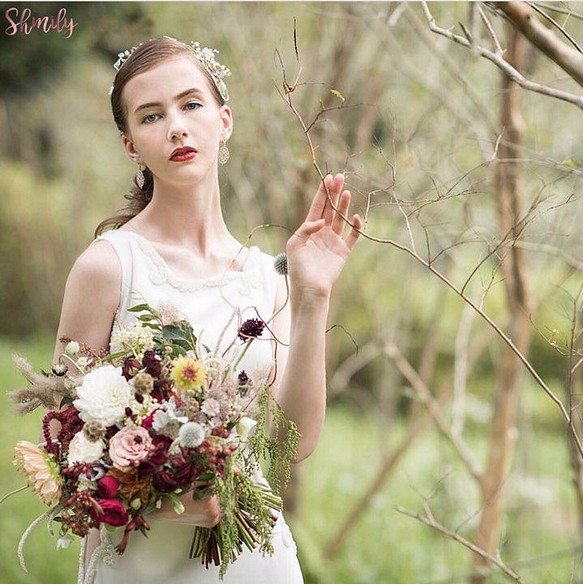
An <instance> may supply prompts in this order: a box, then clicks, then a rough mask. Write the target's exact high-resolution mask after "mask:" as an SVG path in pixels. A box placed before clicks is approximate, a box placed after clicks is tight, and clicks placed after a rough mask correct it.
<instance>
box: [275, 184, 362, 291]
mask: <svg viewBox="0 0 583 584" xmlns="http://www.w3.org/2000/svg"><path fill="white" fill-rule="evenodd" d="M343 188H344V175H342V174H337V175H336V176H332V175H327V176H326V177H325V178H324V180H323V181H322V183H320V186H319V188H318V190H317V192H316V194H315V196H314V199H313V200H312V204H311V205H310V209H309V211H308V215H307V217H306V220H305V221H304V223H302V225H300V227H299V228H298V229H297V231H296V232H295V233H294V234H293V235H292V236H291V237H290V239H289V240H288V242H287V249H286V251H287V263H288V273H289V276H290V283H291V287H292V293H296V294H303V293H306V294H312V295H315V296H323V297H327V296H329V295H330V293H331V291H332V286H333V285H334V282H336V280H337V278H338V276H339V275H340V272H341V271H342V268H343V267H344V264H345V262H346V260H347V258H348V256H349V255H350V252H351V251H352V248H353V247H354V245H355V243H356V242H357V240H358V237H359V235H360V230H361V229H362V219H361V217H360V216H359V215H353V216H352V218H351V219H350V221H351V223H352V226H351V227H350V226H348V223H347V221H346V219H348V217H347V215H346V214H347V213H348V209H349V208H350V201H351V194H350V191H347V190H343ZM345 218H346V219H345ZM345 233H346V234H345Z"/></svg>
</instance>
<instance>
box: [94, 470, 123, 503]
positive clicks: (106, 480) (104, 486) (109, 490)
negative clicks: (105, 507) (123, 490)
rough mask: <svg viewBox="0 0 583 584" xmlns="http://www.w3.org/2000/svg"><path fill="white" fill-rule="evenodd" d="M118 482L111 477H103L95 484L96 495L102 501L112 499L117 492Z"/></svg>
mask: <svg viewBox="0 0 583 584" xmlns="http://www.w3.org/2000/svg"><path fill="white" fill-rule="evenodd" d="M120 484H121V483H120V481H119V480H118V479H116V478H115V477H112V476H111V475H105V476H104V477H102V478H100V479H99V481H98V482H97V486H98V491H97V492H98V493H99V496H100V497H103V498H104V499H113V498H114V497H117V493H118V492H119V486H120Z"/></svg>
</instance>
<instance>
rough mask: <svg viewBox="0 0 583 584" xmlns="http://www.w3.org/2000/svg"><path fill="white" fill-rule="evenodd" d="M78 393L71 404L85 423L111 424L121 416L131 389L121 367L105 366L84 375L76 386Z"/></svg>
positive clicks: (129, 398) (128, 403) (130, 395)
mask: <svg viewBox="0 0 583 584" xmlns="http://www.w3.org/2000/svg"><path fill="white" fill-rule="evenodd" d="M77 396H78V399H76V400H75V401H74V402H73V405H74V406H75V407H76V408H77V410H78V411H79V417H80V418H81V419H82V420H83V421H84V422H89V421H90V420H97V421H99V422H101V423H102V424H103V425H104V426H113V425H114V424H117V423H118V422H120V421H121V420H122V419H123V418H124V416H125V410H126V408H127V407H129V406H130V402H131V398H132V391H131V387H130V385H129V384H128V382H127V381H126V380H125V378H124V377H123V376H122V373H121V367H114V366H113V365H105V366H103V367H99V368H97V369H93V370H92V371H90V372H89V373H88V374H87V375H85V377H84V378H83V383H82V385H81V387H78V388H77Z"/></svg>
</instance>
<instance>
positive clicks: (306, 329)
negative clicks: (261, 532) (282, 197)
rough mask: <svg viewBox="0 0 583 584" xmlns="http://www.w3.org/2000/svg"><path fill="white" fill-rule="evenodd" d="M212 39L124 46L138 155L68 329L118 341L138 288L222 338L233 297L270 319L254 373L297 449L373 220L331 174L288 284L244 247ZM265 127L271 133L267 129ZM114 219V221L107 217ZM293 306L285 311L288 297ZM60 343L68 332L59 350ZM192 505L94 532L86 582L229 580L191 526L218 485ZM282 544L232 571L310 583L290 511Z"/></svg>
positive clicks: (94, 343) (236, 575)
mask: <svg viewBox="0 0 583 584" xmlns="http://www.w3.org/2000/svg"><path fill="white" fill-rule="evenodd" d="M214 55H215V52H214V51H212V50H210V49H207V48H201V47H200V45H199V44H198V43H190V44H185V43H182V42H180V41H177V40H174V39H171V38H168V37H163V38H157V39H152V40H148V41H146V42H144V43H142V44H140V45H139V46H138V47H137V48H135V49H132V51H126V52H125V53H123V54H121V55H120V60H119V61H118V63H117V64H116V65H117V68H118V72H117V75H116V77H115V80H114V83H113V87H112V93H111V106H112V111H113V116H114V120H115V122H116V124H117V126H118V128H119V130H120V132H121V139H122V143H123V147H124V149H125V152H126V153H127V155H128V156H129V157H130V158H131V160H133V161H134V162H135V163H136V164H137V165H138V171H137V175H136V186H135V188H134V190H133V193H132V198H131V200H130V204H129V207H128V210H127V213H125V214H124V215H120V216H118V217H113V218H111V219H109V220H106V221H105V222H103V223H102V225H101V226H100V228H99V232H100V235H99V237H97V238H96V240H95V241H94V242H92V244H91V245H90V246H89V247H88V248H87V249H86V250H85V251H84V252H83V253H82V254H81V256H80V257H79V258H78V259H77V261H76V262H75V264H74V266H73V268H72V270H71V273H70V275H69V278H68V280H67V284H66V288H65V294H64V300H63V306H62V313H61V320H60V324H59V330H58V336H57V338H58V339H61V338H64V337H68V338H73V339H77V340H79V341H80V342H83V343H85V344H86V345H88V346H90V347H92V348H94V349H108V347H109V343H110V337H111V333H112V330H113V329H114V327H116V326H120V325H124V324H127V323H129V322H131V321H132V319H134V318H135V316H133V314H132V313H131V312H128V308H129V307H131V306H132V304H135V298H136V297H139V298H141V299H145V301H146V302H147V303H148V304H150V305H151V306H157V305H160V304H161V303H165V302H167V303H171V304H173V305H174V306H176V307H178V309H179V310H180V312H181V313H182V314H184V315H185V316H186V317H187V318H188V320H189V321H190V322H191V324H192V325H193V326H194V327H195V328H196V329H197V330H201V329H203V330H204V331H205V335H208V337H207V340H208V342H209V343H212V342H213V341H216V340H217V339H218V338H219V337H220V332H221V331H222V330H223V329H224V328H225V326H226V324H227V322H228V319H229V317H230V315H231V314H232V310H233V307H236V308H237V309H238V310H240V311H241V312H245V311H247V312H249V311H253V314H257V315H259V316H260V318H261V319H263V320H265V321H268V320H269V319H270V318H271V317H272V315H274V314H277V316H276V317H275V319H274V321H273V324H272V326H270V329H271V332H272V334H273V338H272V339H271V342H265V343H254V350H253V351H250V352H249V354H248V355H246V356H245V358H246V359H247V362H246V364H245V367H246V369H248V370H249V371H252V372H253V374H254V375H257V376H260V375H265V374H266V372H267V373H269V372H270V371H271V373H272V374H273V375H275V376H276V379H275V383H274V386H273V387H274V397H275V399H276V400H277V402H278V403H279V404H280V406H281V407H282V408H283V410H284V412H285V414H286V416H287V417H288V418H289V419H291V420H293V421H294V422H295V423H296V424H297V427H298V429H299V432H300V434H301V438H300V441H299V445H298V450H297V461H301V460H302V459H304V458H306V457H307V456H309V455H310V453H311V452H312V451H313V449H314V448H315V446H316V444H317V441H318V437H319V434H320V430H321V428H322V424H323V421H324V415H325V407H326V374H325V330H326V320H327V315H328V308H329V302H330V295H331V291H332V288H333V285H334V283H335V281H336V280H337V278H338V276H339V275H340V273H341V271H342V269H343V266H344V264H345V262H346V260H347V258H348V256H349V255H350V252H351V250H352V248H353V246H354V245H355V243H356V241H357V239H358V237H359V231H360V229H361V228H362V221H361V218H360V217H359V216H358V215H354V216H353V217H352V218H351V227H350V226H349V227H348V228H347V227H346V225H347V222H346V220H345V218H346V216H347V214H348V211H349V207H350V202H351V195H350V192H349V191H347V190H344V177H343V176H342V175H341V174H338V175H336V176H331V175H329V176H326V177H325V178H324V180H323V181H322V183H321V184H320V186H319V188H318V189H317V192H316V194H315V196H314V198H313V201H312V203H311V206H310V209H309V211H308V214H307V217H306V219H305V221H304V223H303V224H302V225H301V226H300V227H299V228H298V229H297V231H296V232H295V233H294V234H293V235H292V236H291V237H290V239H289V241H288V243H287V247H286V253H287V265H288V268H287V269H288V275H289V302H286V300H287V298H288V289H287V287H286V282H285V280H284V278H283V277H282V276H278V275H277V273H276V272H275V270H274V269H273V258H272V257H271V256H269V255H268V254H266V253H264V252H262V251H261V250H259V249H258V248H256V247H251V248H246V247H245V246H243V245H242V244H241V243H239V242H238V241H237V240H236V239H235V237H233V235H232V234H231V233H230V231H229V230H228V228H227V226H226V223H225V220H224V218H223V214H222V211H221V204H220V192H219V181H218V166H219V163H224V162H226V159H227V158H228V149H227V147H226V144H227V142H228V140H229V138H230V136H231V133H232V131H233V114H232V111H231V109H230V107H229V106H228V105H226V102H227V100H228V92H227V88H226V85H225V82H224V77H225V76H226V74H227V73H228V70H226V69H225V68H224V67H223V66H221V65H219V63H217V61H216V60H215V56H214ZM258 139H260V137H259V136H258ZM108 227H109V228H111V227H113V229H109V230H107V228H108ZM282 307H283V310H280V308H282ZM62 350H63V346H62V344H61V343H60V342H57V346H56V352H55V354H60V353H61V352H62ZM183 503H184V507H185V512H184V513H183V514H181V515H177V514H176V513H175V512H174V511H173V510H172V509H171V508H166V507H163V508H161V509H160V510H158V511H155V512H154V513H152V514H151V515H149V519H151V526H152V527H151V530H150V532H149V534H148V537H141V536H138V537H134V538H133V539H132V541H131V543H130V544H129V546H128V548H127V550H126V552H125V553H124V554H123V555H121V556H119V555H116V554H115V553H113V548H114V546H115V544H116V537H118V536H117V535H116V534H115V533H114V534H110V533H108V532H106V531H103V532H102V534H101V537H100V536H99V534H97V533H93V534H91V535H90V536H89V537H88V538H87V541H86V542H85V546H84V558H82V561H81V566H80V568H81V569H80V578H81V581H86V582H90V581H94V582H96V583H97V584H186V583H188V584H195V583H196V584H198V583H211V582H218V581H219V575H218V568H215V567H214V566H211V567H209V568H208V569H207V568H206V567H205V566H203V565H202V564H201V563H200V562H199V561H196V560H190V559H189V557H188V549H189V545H190V541H191V537H192V526H207V527H211V526H214V525H216V524H217V523H218V522H219V521H220V519H221V509H220V505H219V503H218V500H217V497H216V496H211V497H208V498H206V499H204V500H193V498H192V497H190V496H184V497H183ZM273 546H274V553H273V555H271V556H270V555H266V556H264V555H262V554H261V553H259V552H249V551H245V552H244V553H243V554H242V555H241V556H240V557H238V559H237V560H236V561H235V562H234V563H233V564H232V565H231V566H230V568H229V570H228V572H227V574H226V575H225V577H224V581H225V582H227V583H229V582H230V583H237V584H244V583H246V582H249V583H251V582H253V583H255V584H258V583H259V584H277V583H290V584H296V583H300V582H302V581H303V580H302V575H301V570H300V567H299V563H298V561H297V557H296V550H295V544H294V542H293V539H292V537H291V534H290V532H289V529H288V528H287V525H286V524H285V521H284V519H283V517H280V518H279V519H278V521H277V522H276V526H275V528H274V532H273Z"/></svg>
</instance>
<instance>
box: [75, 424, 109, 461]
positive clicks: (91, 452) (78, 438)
mask: <svg viewBox="0 0 583 584" xmlns="http://www.w3.org/2000/svg"><path fill="white" fill-rule="evenodd" d="M102 454H103V442H102V441H101V440H95V441H92V440H89V439H88V438H87V436H86V435H85V432H84V431H83V430H81V431H80V432H77V434H75V436H73V439H72V440H71V443H70V444H69V457H68V462H69V466H71V465H73V464H75V463H76V462H96V461H98V460H99V459H100V458H101V455H102Z"/></svg>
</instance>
